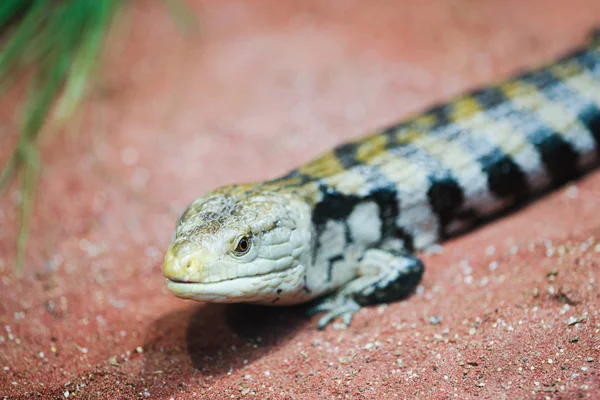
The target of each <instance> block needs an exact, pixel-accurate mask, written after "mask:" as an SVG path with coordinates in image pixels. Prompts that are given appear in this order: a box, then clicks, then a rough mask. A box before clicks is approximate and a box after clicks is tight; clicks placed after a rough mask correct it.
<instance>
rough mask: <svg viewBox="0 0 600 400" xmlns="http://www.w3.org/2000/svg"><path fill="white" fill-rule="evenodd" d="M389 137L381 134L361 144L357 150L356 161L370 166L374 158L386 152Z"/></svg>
mask: <svg viewBox="0 0 600 400" xmlns="http://www.w3.org/2000/svg"><path fill="white" fill-rule="evenodd" d="M386 144H387V137H386V136H384V135H382V134H379V135H377V136H373V137H370V138H368V139H366V140H365V141H363V142H362V143H360V144H359V145H358V147H357V149H356V160H357V161H359V162H361V163H363V164H368V163H369V162H370V161H371V160H372V159H373V158H374V157H377V156H378V155H380V154H382V153H384V152H385V146H386Z"/></svg>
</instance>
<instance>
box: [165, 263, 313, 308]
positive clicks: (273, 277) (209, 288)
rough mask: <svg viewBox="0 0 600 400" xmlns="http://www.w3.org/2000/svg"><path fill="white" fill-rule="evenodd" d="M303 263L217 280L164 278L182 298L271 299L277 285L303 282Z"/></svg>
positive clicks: (293, 287)
mask: <svg viewBox="0 0 600 400" xmlns="http://www.w3.org/2000/svg"><path fill="white" fill-rule="evenodd" d="M303 276H304V267H303V266H302V265H296V266H293V267H290V268H286V269H284V270H279V271H272V272H268V273H264V274H257V275H252V276H240V277H237V278H232V279H226V280H222V281H218V282H191V281H183V280H179V279H171V278H166V281H167V287H168V288H169V290H170V291H171V293H173V294H174V295H175V296H177V297H180V298H183V299H193V300H198V301H208V302H214V303H243V302H263V301H267V300H271V298H272V295H273V293H276V292H277V290H278V289H281V288H289V290H293V291H296V290H297V288H298V287H301V286H302V282H303Z"/></svg>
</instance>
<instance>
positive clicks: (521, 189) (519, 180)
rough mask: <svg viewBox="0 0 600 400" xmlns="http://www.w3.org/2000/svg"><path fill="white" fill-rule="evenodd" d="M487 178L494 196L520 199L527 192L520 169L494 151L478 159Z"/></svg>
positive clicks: (524, 179)
mask: <svg viewBox="0 0 600 400" xmlns="http://www.w3.org/2000/svg"><path fill="white" fill-rule="evenodd" d="M479 163H480V164H481V165H482V169H483V172H485V174H486V175H487V177H488V187H489V189H490V190H491V191H492V193H494V194H495V195H497V196H499V197H502V198H506V197H515V199H522V198H524V197H525V196H526V194H527V192H528V186H527V178H526V176H525V174H524V173H523V171H522V170H521V168H520V167H519V166H518V165H517V164H516V163H515V162H514V161H513V160H512V159H511V158H510V157H509V156H507V155H506V154H504V153H503V152H502V151H500V150H495V151H493V152H491V153H489V154H486V155H485V156H483V157H481V158H479Z"/></svg>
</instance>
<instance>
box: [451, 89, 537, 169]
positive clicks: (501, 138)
mask: <svg viewBox="0 0 600 400" xmlns="http://www.w3.org/2000/svg"><path fill="white" fill-rule="evenodd" d="M453 105H454V107H453V111H452V112H451V113H450V120H451V121H453V122H454V123H455V124H457V125H458V126H460V127H462V128H464V129H465V130H467V131H468V133H469V135H471V136H473V137H481V138H484V139H485V140H486V141H488V142H489V143H491V144H493V145H494V146H496V147H498V148H499V149H501V150H502V151H503V152H504V153H505V154H508V155H510V156H511V157H513V158H516V157H517V155H518V154H521V153H522V152H523V151H524V150H525V151H527V152H528V153H529V154H530V156H531V157H536V156H537V155H538V153H537V151H536V150H535V147H534V146H533V145H532V144H531V143H529V141H527V137H526V135H524V134H523V133H522V132H521V131H519V129H518V127H516V126H513V125H511V124H510V123H508V122H506V121H498V120H492V119H489V118H487V117H486V115H485V110H484V109H482V108H481V106H480V104H479V103H478V101H477V100H476V99H475V98H473V97H465V98H463V99H461V100H459V101H458V102H456V103H454V104H453Z"/></svg>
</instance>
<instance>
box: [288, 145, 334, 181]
mask: <svg viewBox="0 0 600 400" xmlns="http://www.w3.org/2000/svg"><path fill="white" fill-rule="evenodd" d="M298 171H299V172H300V173H301V174H304V175H308V176H309V177H311V178H313V179H317V178H326V177H329V176H332V175H336V174H339V173H341V172H344V171H345V169H344V167H343V166H342V164H340V161H339V160H338V158H337V157H336V155H335V154H334V153H333V152H331V151H330V152H328V153H326V154H324V155H322V156H321V157H319V158H317V159H316V160H314V161H312V162H310V163H309V164H307V165H305V166H304V167H302V168H300V169H299V170H298Z"/></svg>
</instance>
